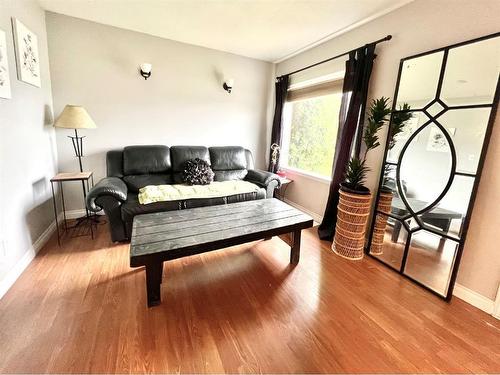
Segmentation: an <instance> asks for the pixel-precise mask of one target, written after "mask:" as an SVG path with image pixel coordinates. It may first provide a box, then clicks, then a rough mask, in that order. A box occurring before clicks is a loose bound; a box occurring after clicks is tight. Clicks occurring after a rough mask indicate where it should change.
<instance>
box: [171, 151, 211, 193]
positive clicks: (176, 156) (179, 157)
mask: <svg viewBox="0 0 500 375" xmlns="http://www.w3.org/2000/svg"><path fill="white" fill-rule="evenodd" d="M170 157H171V159H172V172H173V175H172V177H173V181H174V183H175V184H181V183H182V172H183V171H184V165H185V164H186V161H188V160H191V159H196V158H199V159H201V160H205V161H206V162H207V163H208V164H211V162H210V154H209V152H208V148H207V147H205V146H172V147H171V148H170Z"/></svg>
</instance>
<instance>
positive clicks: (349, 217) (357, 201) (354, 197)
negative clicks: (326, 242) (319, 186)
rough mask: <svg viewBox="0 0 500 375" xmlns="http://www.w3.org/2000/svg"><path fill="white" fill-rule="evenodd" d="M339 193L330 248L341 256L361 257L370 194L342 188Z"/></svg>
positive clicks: (356, 258) (369, 206)
mask: <svg viewBox="0 0 500 375" xmlns="http://www.w3.org/2000/svg"><path fill="white" fill-rule="evenodd" d="M339 193H340V199H339V204H338V207H337V208H338V210H337V225H336V227H335V238H334V239H333V244H332V250H333V251H334V252H335V254H337V255H339V256H341V257H343V258H347V259H352V260H358V259H362V258H363V255H364V245H365V233H366V223H367V221H368V216H369V215H370V208H371V199H372V196H371V194H369V193H368V194H356V193H354V192H347V191H344V190H342V189H340V191H339Z"/></svg>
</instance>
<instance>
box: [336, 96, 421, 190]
mask: <svg viewBox="0 0 500 375" xmlns="http://www.w3.org/2000/svg"><path fill="white" fill-rule="evenodd" d="M367 114H368V117H367V123H366V126H365V129H364V132H363V142H364V144H365V149H364V153H363V155H362V156H361V155H360V156H354V157H352V158H351V159H350V160H349V163H348V164H347V169H346V174H345V183H344V184H345V186H347V187H348V188H350V189H353V190H366V187H365V186H364V184H365V181H366V175H367V174H368V172H369V170H370V169H369V168H368V166H367V165H366V156H367V154H368V152H369V151H370V150H373V149H375V148H377V147H378V146H380V142H379V137H378V132H379V130H380V129H382V128H383V127H384V126H385V125H386V124H387V123H388V122H389V116H390V114H391V109H390V105H389V98H386V97H381V98H380V99H374V100H372V102H371V103H370V107H369V108H368V111H367ZM411 117H412V115H411V112H410V106H409V105H408V104H407V103H404V104H403V106H401V107H400V109H399V110H398V111H395V112H394V113H393V114H392V121H391V123H390V125H389V132H390V136H389V148H392V147H394V144H395V140H394V138H395V137H396V135H398V134H400V133H401V132H402V131H403V128H404V125H405V123H406V121H408V120H409V119H410V118H411Z"/></svg>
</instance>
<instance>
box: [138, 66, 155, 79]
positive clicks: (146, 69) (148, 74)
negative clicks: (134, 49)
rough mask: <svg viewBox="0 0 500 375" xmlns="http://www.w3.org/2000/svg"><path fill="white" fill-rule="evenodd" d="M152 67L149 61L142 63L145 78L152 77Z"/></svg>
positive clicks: (142, 74) (142, 73) (142, 72)
mask: <svg viewBox="0 0 500 375" xmlns="http://www.w3.org/2000/svg"><path fill="white" fill-rule="evenodd" d="M152 67H153V66H152V65H151V64H149V63H142V64H141V76H143V77H144V79H148V78H149V77H151V69H152Z"/></svg>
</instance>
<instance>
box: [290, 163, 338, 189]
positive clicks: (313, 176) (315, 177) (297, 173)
mask: <svg viewBox="0 0 500 375" xmlns="http://www.w3.org/2000/svg"><path fill="white" fill-rule="evenodd" d="M281 169H282V170H283V171H285V172H286V173H287V177H292V176H294V175H295V176H300V177H304V178H307V179H309V180H313V181H317V182H321V183H323V184H326V185H329V184H330V182H331V181H332V179H331V178H328V177H323V176H320V175H317V174H314V173H310V172H306V171H303V170H300V169H295V168H292V167H281ZM288 173H289V175H288Z"/></svg>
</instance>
